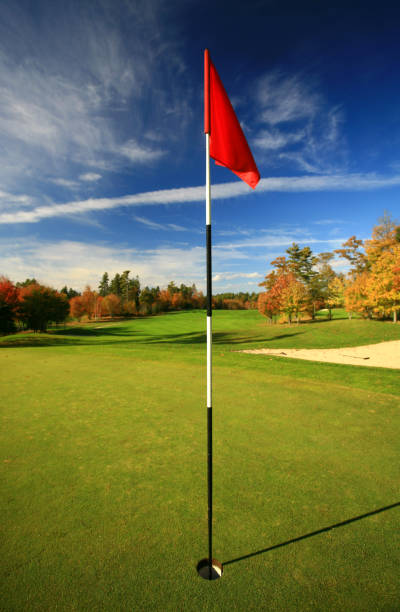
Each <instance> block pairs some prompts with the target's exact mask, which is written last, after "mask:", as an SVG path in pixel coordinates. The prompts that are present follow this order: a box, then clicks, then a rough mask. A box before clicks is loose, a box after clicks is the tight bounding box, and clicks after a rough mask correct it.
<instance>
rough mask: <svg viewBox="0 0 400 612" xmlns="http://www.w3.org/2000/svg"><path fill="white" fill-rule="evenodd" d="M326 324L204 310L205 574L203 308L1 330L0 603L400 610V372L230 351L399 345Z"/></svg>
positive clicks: (381, 330) (357, 327) (379, 327)
mask: <svg viewBox="0 0 400 612" xmlns="http://www.w3.org/2000/svg"><path fill="white" fill-rule="evenodd" d="M336 316H337V318H334V319H333V320H332V321H327V320H324V319H323V318H321V320H320V321H319V322H316V323H314V324H301V325H292V326H287V325H283V326H279V325H275V326H270V325H266V324H265V320H264V319H263V318H262V317H261V316H260V315H259V314H258V312H256V311H216V312H214V316H213V325H214V330H215V334H214V370H213V407H214V556H215V557H216V558H217V559H219V560H220V561H221V562H222V563H223V564H224V574H223V577H222V578H221V579H220V580H216V581H212V582H209V581H207V580H203V579H201V578H199V577H198V575H197V573H196V565H197V562H198V561H199V560H200V559H202V558H203V557H205V556H206V555H207V489H206V487H207V478H206V416H207V415H206V408H205V405H206V399H205V313H204V312H201V311H192V312H180V313H170V314H167V315H162V316H156V317H148V318H138V319H132V320H129V321H112V322H107V323H102V322H92V323H91V324H85V325H77V326H71V327H67V328H65V329H63V328H58V329H54V330H51V331H50V333H48V334H17V335H15V336H7V337H3V338H0V368H1V369H0V372H1V384H0V405H1V419H2V432H1V471H2V474H1V501H0V504H1V511H2V512H1V516H2V521H1V523H2V527H1V531H2V541H1V559H2V562H1V587H0V588H1V591H0V592H1V597H0V609H1V610H113V611H114V610H132V611H133V610H134V611H139V610H140V611H141V610H171V611H172V610H185V611H186V610H188V611H192V610H193V611H197V610H218V611H220V610H243V611H244V610H285V611H287V610H346V611H347V610H360V611H361V610H362V611H363V612H365V611H369V610H371V611H372V610H396V609H398V606H399V602H400V586H399V566H400V546H399V539H398V525H399V515H400V506H399V503H400V492H399V482H400V467H399V454H400V453H399V448H400V446H399V440H400V372H399V371H398V370H391V369H385V368H363V367H362V366H348V365H338V364H329V363H316V362H305V361H300V360H285V359H282V358H279V357H265V356H259V355H247V354H243V353H239V352H237V351H238V350H240V349H242V348H260V347H263V346H265V347H271V348H279V347H282V348H300V347H301V348H316V347H324V348H336V347H341V346H357V345H362V344H372V343H374V342H382V341H385V340H397V339H400V326H399V325H393V324H392V323H390V322H377V321H363V320H361V319H353V320H351V321H350V320H348V319H347V318H345V316H344V314H343V313H336ZM331 526H335V527H334V528H333V529H329V527H331Z"/></svg>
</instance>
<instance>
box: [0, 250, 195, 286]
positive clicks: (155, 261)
mask: <svg viewBox="0 0 400 612" xmlns="http://www.w3.org/2000/svg"><path fill="white" fill-rule="evenodd" d="M0 260H1V266H2V267H1V269H0V275H1V274H5V275H7V276H8V277H9V278H11V279H12V280H13V281H18V280H24V279H25V278H27V277H29V278H32V277H35V278H36V279H38V280H39V281H40V282H43V283H47V284H50V285H51V286H54V287H56V288H61V287H62V286H64V285H65V284H67V285H68V286H71V287H74V288H75V289H79V290H81V289H83V288H84V287H85V285H86V284H90V285H91V286H92V287H93V288H97V285H98V283H99V281H100V278H101V275H102V273H103V272H104V271H108V273H109V274H110V275H111V276H113V275H114V274H116V273H117V272H121V271H122V270H131V275H132V276H136V274H137V275H139V278H140V281H141V283H142V284H143V285H152V286H156V285H160V286H165V285H166V284H167V283H168V282H169V281H170V280H171V279H174V280H175V281H176V282H178V283H181V282H182V283H185V284H190V283H193V282H195V283H196V284H197V285H198V286H199V288H202V287H203V285H204V278H205V249H204V248H203V247H191V248H159V249H147V250H145V249H138V250H136V249H131V248H127V247H125V246H121V247H119V248H117V247H110V246H107V245H98V244H90V243H82V242H73V241H66V240H64V241H61V242H47V243H46V242H43V241H40V242H39V241H36V240H28V239H24V240H23V241H21V242H20V243H18V241H13V242H11V241H7V240H3V241H1V242H0Z"/></svg>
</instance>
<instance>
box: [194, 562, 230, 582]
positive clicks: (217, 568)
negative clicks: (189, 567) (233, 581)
mask: <svg viewBox="0 0 400 612" xmlns="http://www.w3.org/2000/svg"><path fill="white" fill-rule="evenodd" d="M223 571H224V570H223V567H222V563H220V562H219V561H217V560H216V559H212V560H211V578H210V568H209V562H208V559H202V560H201V561H199V562H198V564H197V573H198V575H199V576H200V577H201V578H204V579H205V580H218V578H221V576H222V573H223Z"/></svg>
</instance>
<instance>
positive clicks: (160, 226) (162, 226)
mask: <svg viewBox="0 0 400 612" xmlns="http://www.w3.org/2000/svg"><path fill="white" fill-rule="evenodd" d="M133 218H134V219H135V221H138V222H139V223H142V224H143V225H145V226H146V227H148V228H150V229H152V230H163V231H168V230H173V231H175V232H185V231H186V228H185V227H182V226H181V225H176V224H175V223H156V222H155V221H151V219H147V218H146V217H137V216H134V217H133Z"/></svg>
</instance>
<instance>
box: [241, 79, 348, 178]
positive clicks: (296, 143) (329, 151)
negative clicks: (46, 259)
mask: <svg viewBox="0 0 400 612" xmlns="http://www.w3.org/2000/svg"><path fill="white" fill-rule="evenodd" d="M256 102H257V104H258V112H257V116H259V117H260V121H259V131H258V134H257V136H256V137H255V138H254V139H253V143H254V146H255V147H257V148H258V149H259V150H260V154H262V152H269V155H268V156H264V158H263V161H264V162H265V163H266V164H275V165H279V164H283V163H285V164H287V162H288V161H289V162H291V163H292V165H293V166H294V167H296V168H297V169H299V168H300V169H301V170H303V171H307V172H320V173H325V172H333V171H336V172H337V171H338V170H339V169H340V168H341V169H343V168H344V167H345V166H346V143H345V141H344V137H343V134H342V130H341V126H342V123H343V111H342V109H341V108H340V107H339V106H335V107H331V106H329V104H328V102H327V101H326V100H325V99H324V97H323V96H322V94H321V93H320V92H319V88H318V83H317V81H315V80H314V81H313V80H312V79H310V77H308V78H306V77H305V75H299V74H298V75H286V74H284V73H282V72H279V71H274V72H271V73H268V74H266V75H264V76H263V77H261V78H260V79H259V81H258V84H257V86H256ZM272 152H274V155H271V153H272Z"/></svg>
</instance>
